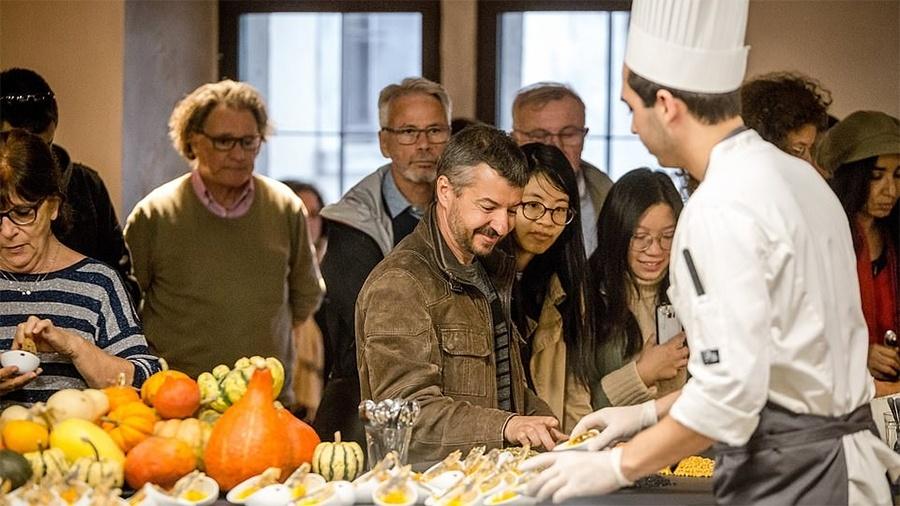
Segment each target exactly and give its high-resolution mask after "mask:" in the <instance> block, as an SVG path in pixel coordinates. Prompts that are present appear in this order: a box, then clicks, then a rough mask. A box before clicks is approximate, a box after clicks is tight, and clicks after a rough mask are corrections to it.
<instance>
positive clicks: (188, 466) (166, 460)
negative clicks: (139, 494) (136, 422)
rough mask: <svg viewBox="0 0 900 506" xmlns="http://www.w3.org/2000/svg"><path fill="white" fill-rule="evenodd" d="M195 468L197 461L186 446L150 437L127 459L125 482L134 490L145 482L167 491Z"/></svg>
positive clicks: (169, 439) (174, 441)
mask: <svg viewBox="0 0 900 506" xmlns="http://www.w3.org/2000/svg"><path fill="white" fill-rule="evenodd" d="M196 467H197V458H196V457H195V456H194V452H193V451H191V448H190V447H189V446H188V445H187V444H186V443H184V442H182V441H179V440H177V439H175V438H170V437H158V436H151V437H148V438H147V439H145V440H143V441H142V442H141V443H140V444H138V445H137V446H135V447H134V448H133V449H132V450H131V451H130V452H128V456H126V457H125V481H126V482H127V483H128V485H129V486H130V487H131V488H133V489H135V490H137V489H139V488H141V487H143V486H144V484H146V483H154V484H156V485H159V486H160V487H163V488H167V489H168V488H172V486H173V485H174V484H175V482H176V481H178V479H179V478H181V477H182V476H184V475H186V474H188V473H190V472H191V471H193V470H194V469H195V468H196Z"/></svg>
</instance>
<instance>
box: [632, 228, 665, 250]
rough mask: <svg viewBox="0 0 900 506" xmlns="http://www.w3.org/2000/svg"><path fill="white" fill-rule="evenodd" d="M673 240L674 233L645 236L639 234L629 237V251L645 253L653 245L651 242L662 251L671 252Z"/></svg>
mask: <svg viewBox="0 0 900 506" xmlns="http://www.w3.org/2000/svg"><path fill="white" fill-rule="evenodd" d="M674 238H675V231H674V230H673V231H671V232H663V233H662V234H658V235H657V234H645V233H639V234H634V235H632V236H631V249H633V250H634V251H638V252H641V251H647V250H648V249H650V246H651V245H653V241H657V242H658V243H659V248H660V249H661V250H663V251H671V250H672V240H673V239H674Z"/></svg>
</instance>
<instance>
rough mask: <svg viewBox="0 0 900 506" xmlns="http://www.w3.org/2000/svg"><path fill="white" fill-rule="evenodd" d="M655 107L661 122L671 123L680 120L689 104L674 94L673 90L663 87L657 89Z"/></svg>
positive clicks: (664, 123)
mask: <svg viewBox="0 0 900 506" xmlns="http://www.w3.org/2000/svg"><path fill="white" fill-rule="evenodd" d="M653 109H654V111H656V114H657V116H658V117H659V120H660V122H661V123H662V124H663V125H669V124H671V123H673V122H675V121H678V120H679V119H680V118H681V115H682V114H686V113H687V104H685V103H684V101H683V100H681V99H679V98H676V97H675V95H672V92H671V91H669V90H667V89H665V88H663V89H660V90H657V91H656V103H655V104H654V105H653Z"/></svg>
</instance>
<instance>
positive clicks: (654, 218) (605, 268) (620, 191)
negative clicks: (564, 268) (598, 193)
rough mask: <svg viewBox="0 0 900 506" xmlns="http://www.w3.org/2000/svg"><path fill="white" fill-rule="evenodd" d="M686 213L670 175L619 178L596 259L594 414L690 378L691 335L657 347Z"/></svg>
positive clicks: (602, 221)
mask: <svg viewBox="0 0 900 506" xmlns="http://www.w3.org/2000/svg"><path fill="white" fill-rule="evenodd" d="M681 208H682V202H681V197H680V196H679V195H678V191H677V190H676V189H675V185H674V184H673V183H672V180H671V179H670V178H669V176H667V175H666V174H663V173H661V172H652V171H651V170H649V169H645V168H641V169H636V170H633V171H631V172H629V173H627V174H625V175H624V176H622V177H621V178H619V180H618V181H617V182H616V183H615V184H614V185H613V187H612V189H611V190H610V192H609V195H608V196H607V197H606V202H605V203H604V204H603V209H602V210H601V211H600V217H599V218H598V223H597V244H598V246H597V250H596V251H595V252H594V254H593V255H591V258H590V269H591V274H592V275H593V279H594V281H595V283H596V286H597V292H596V293H599V297H598V299H599V300H597V304H596V305H595V308H596V313H595V321H596V322H597V336H598V342H599V343H600V344H599V350H598V356H599V361H600V375H599V376H600V378H599V382H597V383H595V384H594V385H592V387H593V388H592V405H593V408H594V409H600V408H604V407H607V406H629V405H634V404H640V403H642V402H645V401H648V400H651V399H656V398H658V397H661V396H663V395H665V394H667V393H669V392H671V391H673V390H676V389H678V388H680V387H681V386H682V385H683V384H684V382H685V380H686V372H685V367H686V366H687V359H688V350H687V348H686V347H685V346H684V341H685V339H684V333H681V334H678V335H677V336H676V337H674V338H672V339H671V340H669V341H667V342H665V343H664V344H661V345H658V344H656V342H657V341H656V309H657V306H659V305H660V304H662V303H666V302H668V301H667V298H666V289H668V287H669V255H670V250H671V248H672V238H673V237H674V235H675V223H676V222H677V221H678V215H679V214H680V213H681Z"/></svg>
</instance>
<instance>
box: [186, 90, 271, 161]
mask: <svg viewBox="0 0 900 506" xmlns="http://www.w3.org/2000/svg"><path fill="white" fill-rule="evenodd" d="M219 105H225V106H227V107H228V108H230V109H239V110H247V111H250V113H252V114H253V117H254V118H256V126H257V129H258V130H259V135H260V136H261V137H262V138H263V140H265V138H266V134H268V133H269V115H268V113H266V104H265V102H264V101H263V98H262V95H260V93H259V91H257V89H256V88H254V87H253V86H250V85H249V84H247V83H243V82H240V81H232V80H231V79H225V80H222V81H219V82H217V83H207V84H204V85H202V86H200V87H199V88H197V89H196V90H194V91H192V92H191V93H189V94H188V95H187V96H186V97H184V98H183V99H182V100H181V101H180V102H178V104H177V105H176V106H175V110H173V111H172V116H171V117H169V138H171V139H172V145H174V146H175V150H176V151H178V152H179V153H181V156H183V157H185V158H187V159H188V160H193V159H194V158H196V157H197V155H196V154H195V153H194V152H193V150H192V149H191V144H190V139H191V134H192V133H195V132H202V131H203V124H204V123H206V118H207V117H209V113H211V112H212V111H213V109H215V108H216V107H218V106H219Z"/></svg>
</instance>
